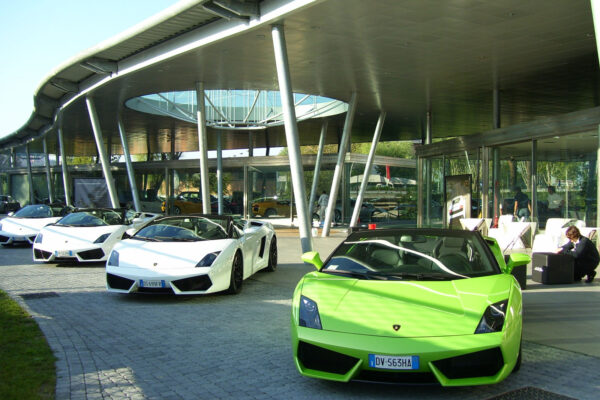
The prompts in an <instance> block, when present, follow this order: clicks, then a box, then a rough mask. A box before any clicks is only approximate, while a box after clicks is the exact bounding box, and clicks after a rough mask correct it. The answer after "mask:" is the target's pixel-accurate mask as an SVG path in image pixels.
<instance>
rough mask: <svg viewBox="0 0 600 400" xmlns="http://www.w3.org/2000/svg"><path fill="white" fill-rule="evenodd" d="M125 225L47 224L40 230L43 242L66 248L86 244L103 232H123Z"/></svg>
mask: <svg viewBox="0 0 600 400" xmlns="http://www.w3.org/2000/svg"><path fill="white" fill-rule="evenodd" d="M126 228H127V225H104V226H85V227H80V226H60V225H49V226H46V227H44V228H43V229H42V230H41V231H40V232H41V233H42V235H44V240H43V243H44V244H45V245H46V244H55V245H60V246H61V247H64V248H65V249H66V248H72V247H73V248H75V247H80V246H88V245H89V244H90V243H94V241H95V240H96V239H98V237H100V236H102V235H104V234H105V233H111V234H112V233H114V232H117V231H119V232H124V231H125V229H126Z"/></svg>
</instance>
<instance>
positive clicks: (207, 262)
mask: <svg viewBox="0 0 600 400" xmlns="http://www.w3.org/2000/svg"><path fill="white" fill-rule="evenodd" d="M219 254H221V252H220V251H213V252H212V253H208V254H207V255H205V256H204V257H202V260H200V262H199V263H198V264H196V268H198V267H210V266H211V265H212V263H213V262H214V261H215V259H216V258H217V256H218V255H219Z"/></svg>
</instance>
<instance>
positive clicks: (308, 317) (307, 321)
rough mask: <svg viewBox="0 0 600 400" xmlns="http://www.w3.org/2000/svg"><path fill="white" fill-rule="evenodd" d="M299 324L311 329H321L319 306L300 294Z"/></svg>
mask: <svg viewBox="0 0 600 400" xmlns="http://www.w3.org/2000/svg"><path fill="white" fill-rule="evenodd" d="M299 322H300V326H305V327H307V328H313V329H323V326H322V325H321V317H319V307H318V306H317V303H316V302H314V301H312V300H311V299H309V298H308V297H304V296H300V321H299Z"/></svg>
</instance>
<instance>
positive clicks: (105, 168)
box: [85, 96, 119, 208]
mask: <svg viewBox="0 0 600 400" xmlns="http://www.w3.org/2000/svg"><path fill="white" fill-rule="evenodd" d="M85 102H86V104H87V108H88V113H89V115H90V123H91V124H92V131H93V132H94V139H96V148H97V149H98V156H99V157H100V162H101V163H102V172H103V173H104V180H105V181H106V186H107V187H108V194H109V196H110V202H111V204H112V206H113V208H119V197H118V196H117V189H116V188H115V181H114V179H113V176H112V172H111V170H110V161H109V159H108V157H107V155H106V149H105V148H104V139H103V137H102V129H101V128H100V121H99V120H98V114H96V106H95V105H94V100H93V99H92V98H91V97H89V96H86V98H85Z"/></svg>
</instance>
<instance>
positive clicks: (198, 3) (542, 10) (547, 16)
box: [0, 0, 599, 154]
mask: <svg viewBox="0 0 600 400" xmlns="http://www.w3.org/2000/svg"><path fill="white" fill-rule="evenodd" d="M273 24H283V25H284V27H285V35H286V41H287V51H288V57H289V63H290V70H291V79H292V86H293V90H294V92H299V93H307V94H312V95H318V96H326V97H329V98H332V99H338V100H342V101H346V102H347V101H349V99H350V96H351V93H352V92H353V91H355V92H356V93H357V94H358V111H357V115H356V121H355V123H354V131H353V138H352V140H353V141H355V142H359V141H370V140H371V136H372V132H373V129H374V126H375V123H376V120H377V115H378V113H379V110H381V109H384V110H385V111H386V112H387V118H386V123H385V127H384V131H383V133H382V138H381V140H398V139H408V138H420V137H421V135H422V132H423V126H424V120H425V115H426V113H427V111H428V110H431V113H432V122H433V128H432V130H433V135H434V137H446V136H457V135H463V134H472V133H476V132H481V131H486V130H489V129H490V128H491V127H492V115H493V111H492V98H493V96H492V93H493V91H494V89H498V90H499V92H500V98H501V119H502V125H503V126H506V125H512V124H516V123H520V122H526V121H532V120H535V119H537V118H540V117H546V116H550V115H556V114H562V113H568V112H572V111H577V110H582V109H587V108H591V107H594V106H597V105H598V93H599V92H598V58H597V54H596V44H595V36H594V27H593V21H592V13H591V9H590V2H589V0H569V1H565V0H530V1H527V2H523V1H517V0H496V1H486V0H445V1H443V2H440V1H436V0H418V1H417V0H414V1H412V0H411V1H396V0H389V1H383V0H379V1H364V0H263V1H252V0H248V1H242V0H211V1H208V0H189V1H182V2H179V3H177V4H176V5H174V6H173V7H170V8H168V9H166V10H165V11H164V12H162V13H160V14H158V15H157V16H155V17H153V18H151V19H149V20H147V21H145V22H144V23H142V24H140V25H138V26H135V27H133V28H132V29H130V30H129V31H127V32H124V33H123V34H121V35H119V36H117V37H115V38H113V39H110V40H108V41H106V42H104V43H101V44H99V45H98V46H96V47H94V48H92V49H89V50H88V51H86V52H84V53H81V54H79V55H77V56H76V57H74V58H73V59H71V60H68V61H67V62H65V63H64V64H63V65H61V66H60V67H58V68H57V69H55V70H54V71H52V72H51V73H50V74H49V75H48V77H47V78H46V79H45V80H44V81H43V83H42V84H41V85H40V87H39V88H38V90H37V92H36V93H35V110H34V112H33V113H32V116H31V118H30V119H29V121H27V123H26V124H25V125H24V126H23V127H22V128H21V129H20V130H18V131H17V132H15V133H13V134H11V135H9V136H8V137H6V138H3V139H2V140H0V148H3V149H6V148H9V147H15V146H19V145H22V144H24V143H25V142H26V141H28V140H30V139H34V138H38V137H41V136H43V135H46V134H48V133H51V132H53V130H54V129H55V128H56V126H57V116H58V115H59V114H58V111H59V110H62V120H63V122H62V124H63V125H62V126H63V132H64V135H65V136H66V138H67V139H68V140H66V142H67V144H68V146H67V153H68V154H73V153H74V152H77V153H78V154H95V152H96V150H95V144H94V141H93V135H92V133H91V127H90V123H89V116H88V113H87V110H86V107H85V95H89V96H92V97H93V98H94V100H95V103H96V106H97V110H98V115H99V117H100V122H101V126H102V129H103V132H104V136H105V140H106V141H110V142H111V143H113V148H112V152H113V153H119V152H120V146H118V145H117V144H118V131H117V114H118V113H121V115H122V117H123V121H124V124H125V128H126V130H127V133H128V140H129V143H130V147H131V151H132V153H145V152H147V151H148V149H151V151H153V152H154V151H157V152H158V151H169V150H170V144H169V143H168V141H169V140H170V136H171V133H174V135H175V147H176V151H187V150H196V149H197V146H198V143H197V142H198V141H197V130H196V127H195V125H194V124H192V123H189V122H186V121H182V120H178V119H174V118H170V117H165V116H151V115H148V114H144V113H140V112H138V111H133V110H130V109H127V108H125V107H124V106H123V104H124V103H125V101H127V100H128V99H132V98H135V97H138V96H143V95H150V94H154V93H162V92H172V91H184V90H194V87H195V82H197V81H202V82H204V84H205V87H206V89H207V90H223V89H247V90H277V89H278V82H277V74H276V70H275V60H274V55H273V43H272V39H271V26H272V25H273ZM342 124H343V116H338V117H332V121H330V124H329V131H328V142H329V143H336V142H337V141H338V136H339V135H340V134H341V126H342ZM319 127H320V122H319V121H318V120H315V119H311V120H309V121H306V122H302V123H300V125H299V131H300V142H301V144H309V143H311V144H312V143H316V142H317V140H318V134H319V129H318V128H319ZM213 132H214V131H211V130H209V138H208V145H209V148H214V146H215V143H216V140H214V138H213V136H214V135H211V133H213ZM55 136H56V135H54V134H51V135H49V136H48V141H49V145H50V149H52V148H53V147H52V146H53V145H54V141H55ZM111 137H114V139H112V140H111ZM223 137H224V142H223V144H224V146H225V147H226V148H239V147H246V146H247V144H248V143H247V140H248V136H247V135H246V134H240V133H237V132H226V133H224V136H223ZM252 140H253V141H254V147H260V146H264V145H265V144H266V143H268V144H269V146H282V145H285V135H284V134H283V129H282V128H281V127H273V128H268V129H266V130H264V131H262V132H260V133H258V134H255V135H253V139H252ZM34 143H36V142H34ZM34 151H35V145H34Z"/></svg>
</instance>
